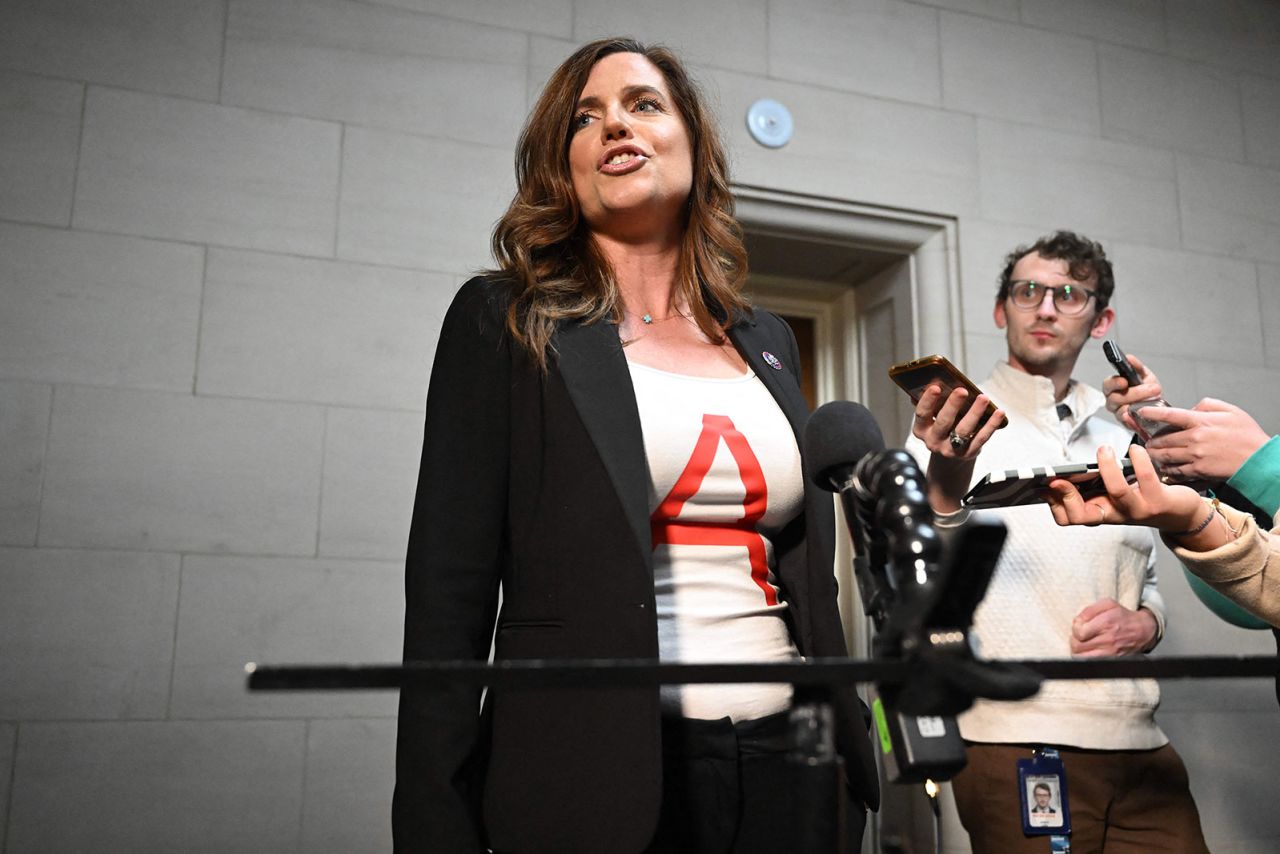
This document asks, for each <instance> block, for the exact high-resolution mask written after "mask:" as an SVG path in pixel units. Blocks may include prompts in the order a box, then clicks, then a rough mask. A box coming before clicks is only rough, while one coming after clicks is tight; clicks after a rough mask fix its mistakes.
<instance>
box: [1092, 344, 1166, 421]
mask: <svg viewBox="0 0 1280 854" xmlns="http://www.w3.org/2000/svg"><path fill="white" fill-rule="evenodd" d="M1102 352H1103V355H1105V356H1106V357H1107V361H1108V362H1110V363H1111V365H1112V367H1114V368H1115V369H1116V373H1118V374H1119V375H1120V376H1121V377H1122V378H1123V379H1124V381H1125V382H1126V383H1128V385H1129V386H1130V387H1133V386H1138V385H1142V378H1141V377H1140V376H1139V375H1138V372H1137V371H1136V370H1135V369H1134V367H1133V364H1132V363H1131V362H1130V361H1129V359H1128V357H1127V356H1125V354H1124V351H1123V350H1121V349H1120V345H1119V344H1117V343H1116V342H1115V341H1112V340H1107V341H1103V342H1102ZM1148 374H1149V375H1150V372H1148ZM1150 376H1151V378H1152V379H1153V380H1154V375H1150ZM1110 402H1111V401H1109V403H1110ZM1168 405H1169V402H1168V401H1166V400H1165V399H1164V398H1163V397H1160V396H1159V395H1157V396H1154V397H1149V398H1144V399H1141V400H1134V401H1129V402H1128V403H1127V404H1120V405H1119V406H1117V407H1116V409H1114V410H1113V411H1115V412H1116V413H1117V414H1121V413H1119V411H1118V410H1119V409H1120V408H1123V407H1124V406H1127V407H1128V410H1129V415H1130V416H1132V418H1131V420H1132V422H1133V423H1132V424H1130V426H1131V427H1133V428H1134V431H1135V432H1136V433H1137V434H1138V435H1139V436H1141V437H1142V441H1143V442H1148V441H1150V440H1151V439H1152V438H1153V437H1155V436H1159V435H1161V434H1162V433H1169V432H1172V431H1174V430H1176V429H1177V428H1176V427H1174V426H1173V425H1172V424H1169V423H1167V422H1161V421H1153V420H1152V419H1150V418H1144V417H1143V416H1142V410H1143V409H1146V408H1147V407H1151V406H1168Z"/></svg>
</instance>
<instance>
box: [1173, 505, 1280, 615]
mask: <svg viewBox="0 0 1280 854" xmlns="http://www.w3.org/2000/svg"><path fill="white" fill-rule="evenodd" d="M1219 509H1220V510H1221V511H1222V515H1223V516H1224V517H1225V518H1226V520H1227V524H1229V525H1230V526H1231V528H1232V530H1235V531H1239V532H1240V533H1239V535H1238V536H1237V537H1236V538H1235V539H1234V540H1232V541H1231V542H1229V543H1225V544H1223V545H1221V546H1219V547H1218V548H1216V549H1213V550H1212V551H1207V552H1193V551H1190V550H1188V549H1185V548H1183V547H1182V546H1179V545H1178V544H1177V542H1176V541H1173V540H1166V542H1168V543H1169V545H1170V546H1172V547H1173V553H1174V554H1176V555H1177V556H1178V560H1180V561H1182V563H1183V565H1184V566H1186V568H1187V569H1189V570H1191V571H1192V572H1193V573H1195V574H1196V575H1198V576H1200V577H1201V578H1203V579H1204V580H1205V581H1206V582H1208V584H1209V586H1210V587H1212V588H1213V589H1215V590H1217V591H1218V592H1219V593H1221V594H1222V595H1224V596H1226V597H1227V598H1228V599H1230V600H1232V601H1233V602H1235V603H1236V604H1237V605H1239V606H1240V607H1241V608H1244V609H1245V610H1246V611H1248V612H1249V613H1250V614H1253V615H1254V616H1256V617H1260V618H1261V619H1263V620H1266V621H1267V622H1268V623H1270V624H1271V625H1273V626H1280V513H1277V514H1276V517H1275V519H1274V520H1272V521H1273V522H1274V524H1275V525H1276V527H1275V528H1274V529H1272V530H1271V531H1270V532H1269V533H1268V532H1267V531H1264V530H1262V529H1261V528H1259V527H1258V525H1257V523H1256V522H1254V520H1253V517H1252V516H1250V515H1249V514H1247V513H1241V512H1240V511H1239V510H1236V509H1235V508H1234V507H1228V506H1227V505H1225V504H1223V505H1221V507H1220V508H1219Z"/></svg>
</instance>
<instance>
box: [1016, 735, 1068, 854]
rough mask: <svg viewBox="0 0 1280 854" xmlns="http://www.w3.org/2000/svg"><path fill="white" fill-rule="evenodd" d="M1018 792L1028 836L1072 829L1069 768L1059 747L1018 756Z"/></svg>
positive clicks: (1023, 822)
mask: <svg viewBox="0 0 1280 854" xmlns="http://www.w3.org/2000/svg"><path fill="white" fill-rule="evenodd" d="M1018 796H1019V798H1020V799H1021V802H1022V832H1023V833H1025V834H1026V835H1027V836H1061V837H1066V836H1067V835H1068V834H1069V833H1071V810H1070V808H1069V807H1068V806H1067V772H1066V769H1064V768H1063V766H1062V759H1061V758H1060V757H1059V756H1058V751H1056V750H1053V749H1051V748H1039V749H1037V750H1036V752H1035V753H1034V754H1032V756H1031V758H1030V759H1019V760H1018ZM1064 841H1065V840H1064ZM1055 850H1056V849H1055ZM1067 850H1070V849H1069V848H1068V849H1067Z"/></svg>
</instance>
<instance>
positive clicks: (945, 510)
mask: <svg viewBox="0 0 1280 854" xmlns="http://www.w3.org/2000/svg"><path fill="white" fill-rule="evenodd" d="M987 403H988V398H987V396H986V395H985V394H980V395H978V396H977V397H976V398H975V399H974V400H973V401H972V403H971V402H970V401H969V392H967V391H966V390H965V389H963V388H957V389H955V390H954V391H952V392H951V394H950V395H949V396H947V397H946V398H945V399H944V398H943V394H942V388H941V387H940V386H936V385H933V386H929V388H928V389H926V390H925V392H924V394H922V395H921V396H920V402H919V403H917V404H916V410H915V417H914V419H913V421H912V425H911V433H912V435H913V436H914V437H915V438H917V439H919V440H920V441H921V442H922V443H923V444H924V446H925V447H926V448H927V449H928V450H929V463H928V466H927V468H926V471H925V478H926V480H927V481H928V494H929V504H930V505H931V506H932V507H933V509H934V512H936V513H939V514H942V515H951V514H955V513H956V512H957V511H959V510H960V509H961V505H960V500H961V499H962V498H964V494H965V493H966V492H967V491H968V490H969V482H970V480H972V478H973V465H974V461H975V460H976V459H977V458H978V452H979V451H981V450H982V446H983V445H985V444H986V443H987V440H988V439H990V438H991V436H992V434H994V433H995V431H996V430H997V429H998V428H999V427H1000V425H1002V424H1004V422H1005V421H1006V420H1007V416H1006V415H1005V414H1004V411H1003V410H1000V409H997V410H996V411H995V414H993V415H992V416H991V417H990V418H988V419H987V421H986V423H985V424H984V423H982V415H983V413H984V412H986V409H987ZM953 436H956V437H959V438H958V440H957V441H955V442H953V441H952V437H953Z"/></svg>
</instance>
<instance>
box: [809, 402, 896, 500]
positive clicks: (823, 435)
mask: <svg viewBox="0 0 1280 854" xmlns="http://www.w3.org/2000/svg"><path fill="white" fill-rule="evenodd" d="M883 450H884V435H883V434H881V432H880V425H878V424H876V419H875V416H873V415H872V414H871V412H870V411H869V410H868V409H867V408H866V407H865V406H863V405H862V404H861V403H854V402H853V401H851V400H833V401H831V402H830V403H824V404H823V405H822V406H819V407H818V409H817V411H816V412H814V413H813V414H812V415H810V416H809V421H808V423H807V424H805V425H804V470H805V476H806V477H808V478H809V481H810V482H811V483H813V484H814V485H815V486H818V487H820V488H822V489H826V490H831V491H835V489H836V488H837V487H836V486H835V485H834V484H833V483H832V477H833V475H837V474H838V473H839V472H841V471H844V474H845V475H847V474H848V471H847V470H850V469H852V468H853V466H854V465H855V464H857V462H858V460H860V459H862V458H863V457H865V456H866V455H867V454H873V453H875V452H876V451H883Z"/></svg>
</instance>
